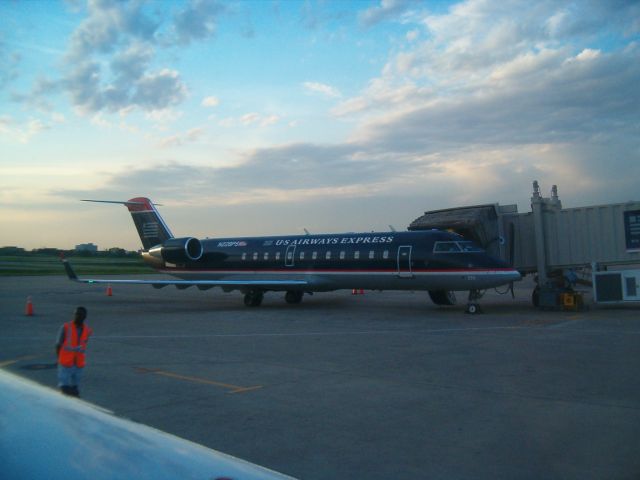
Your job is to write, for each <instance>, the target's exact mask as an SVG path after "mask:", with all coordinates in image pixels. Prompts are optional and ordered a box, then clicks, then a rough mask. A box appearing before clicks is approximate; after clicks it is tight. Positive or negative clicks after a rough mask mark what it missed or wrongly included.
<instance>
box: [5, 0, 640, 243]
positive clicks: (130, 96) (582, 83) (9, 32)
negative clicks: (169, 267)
mask: <svg viewBox="0 0 640 480" xmlns="http://www.w3.org/2000/svg"><path fill="white" fill-rule="evenodd" d="M0 19H1V20H0V246H6V245H17V246H21V247H24V248H27V249H32V248H40V247H57V248H72V247H73V246H74V245H76V244H80V243H89V242H92V243H94V244H97V245H98V246H99V248H100V249H106V248H110V247H115V246H118V247H123V248H127V249H132V250H135V249H138V248H140V242H139V239H138V238H137V235H136V233H135V229H134V227H133V223H132V222H131V218H130V216H129V214H128V213H127V211H126V209H125V208H124V207H123V206H118V205H111V204H96V203H86V202H81V201H80V200H81V199H87V198H88V199H100V200H128V199H130V198H133V197H138V196H145V197H149V198H151V199H152V200H153V201H154V202H156V203H158V204H161V205H162V206H160V207H158V208H159V210H160V212H161V214H162V215H163V218H164V219H165V221H166V222H167V223H168V224H169V226H170V227H171V229H172V231H173V233H174V235H176V236H195V237H198V238H204V237H215V236H224V237H229V236H248V235H277V234H283V235H284V234H298V233H300V234H303V233H304V229H305V228H306V229H307V230H308V231H310V232H311V233H324V232H331V233H334V232H335V233H337V232H354V231H374V230H375V231H384V230H388V229H389V225H392V226H393V227H394V228H395V229H396V230H404V229H406V227H407V226H408V225H409V223H410V222H411V221H413V220H414V219H416V218H417V217H419V216H420V215H421V214H422V213H423V212H424V211H427V210H435V209H441V208H451V207H457V206H465V205H477V204H484V203H500V204H503V205H504V204H514V203H515V204H518V208H519V211H521V212H527V211H530V198H531V194H532V193H531V192H532V187H531V184H532V182H533V180H538V181H539V182H540V185H541V189H542V193H543V195H545V196H549V192H550V190H551V187H552V185H554V184H555V185H558V190H559V194H560V199H561V200H562V202H563V206H564V207H578V206H587V205H597V204H604V203H618V202H626V201H629V200H640V189H639V188H638V185H639V179H640V61H639V60H640V43H639V42H640V2H637V1H635V0H633V1H624V0H583V1H564V0H549V1H547V0H539V1H535V2H531V1H530V0H522V1H520V0H495V1H493V0H467V1H429V0H425V1H418V0H411V1H407V0H357V1H346V0H342V1H338V0H315V1H311V0H309V1H295V0H280V1H269V0H260V1H248V0H247V1H217V0H184V1H177V0H176V1H170V0H164V1H143V0H131V1H124V0H90V1H82V0H68V1H62V0H59V1H56V0H46V1H44V0H43V1H37V0H2V1H0Z"/></svg>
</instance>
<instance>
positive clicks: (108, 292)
mask: <svg viewBox="0 0 640 480" xmlns="http://www.w3.org/2000/svg"><path fill="white" fill-rule="evenodd" d="M112 295H113V289H112V288H111V284H110V283H108V284H107V297H111V296H112Z"/></svg>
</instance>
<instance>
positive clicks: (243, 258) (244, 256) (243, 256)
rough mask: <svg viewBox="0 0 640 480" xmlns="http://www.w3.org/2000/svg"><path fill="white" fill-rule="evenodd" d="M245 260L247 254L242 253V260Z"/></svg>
mask: <svg viewBox="0 0 640 480" xmlns="http://www.w3.org/2000/svg"><path fill="white" fill-rule="evenodd" d="M246 259H247V252H244V253H243V254H242V260H246Z"/></svg>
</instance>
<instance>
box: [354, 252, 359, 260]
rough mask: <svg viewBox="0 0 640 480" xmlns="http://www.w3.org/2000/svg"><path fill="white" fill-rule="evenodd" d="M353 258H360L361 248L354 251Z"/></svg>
mask: <svg viewBox="0 0 640 480" xmlns="http://www.w3.org/2000/svg"><path fill="white" fill-rule="evenodd" d="M353 258H354V259H356V260H358V259H359V258H360V250H356V251H355V252H353Z"/></svg>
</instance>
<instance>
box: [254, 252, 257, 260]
mask: <svg viewBox="0 0 640 480" xmlns="http://www.w3.org/2000/svg"><path fill="white" fill-rule="evenodd" d="M253 259H254V260H258V252H253Z"/></svg>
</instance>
